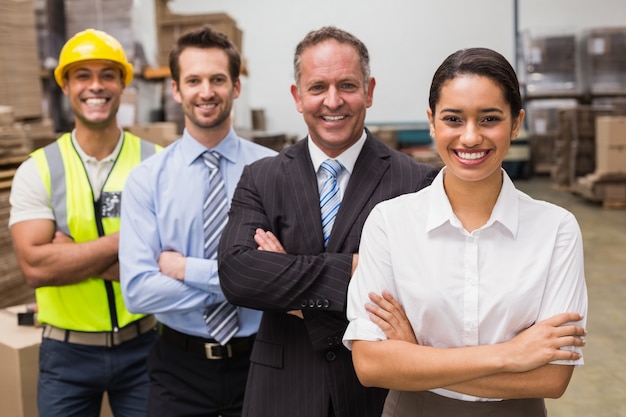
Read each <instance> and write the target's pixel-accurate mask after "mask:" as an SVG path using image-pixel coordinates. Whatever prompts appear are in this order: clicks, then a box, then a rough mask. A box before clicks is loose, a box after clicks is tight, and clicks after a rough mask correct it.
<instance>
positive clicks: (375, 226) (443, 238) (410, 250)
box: [344, 168, 587, 401]
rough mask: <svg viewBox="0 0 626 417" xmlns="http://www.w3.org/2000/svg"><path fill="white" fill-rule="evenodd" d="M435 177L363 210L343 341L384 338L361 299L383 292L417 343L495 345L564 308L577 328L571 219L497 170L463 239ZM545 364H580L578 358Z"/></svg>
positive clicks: (578, 253) (577, 261)
mask: <svg viewBox="0 0 626 417" xmlns="http://www.w3.org/2000/svg"><path fill="white" fill-rule="evenodd" d="M444 175H445V168H444V169H443V170H442V171H441V172H440V173H439V174H438V176H437V177H436V178H435V180H434V181H433V184H432V185H431V186H430V187H427V188H424V189H423V190H421V191H419V192H417V193H412V194H407V195H403V196H400V197H396V198H394V199H392V200H389V201H386V202H382V203H380V204H378V205H377V206H376V207H375V208H374V210H373V211H372V212H371V214H370V216H369V218H368V220H367V221H366V223H365V226H364V228H363V235H362V239H361V247H360V251H359V252H360V255H359V265H358V268H357V270H356V273H355V275H354V277H353V278H352V280H351V281H350V285H349V290H348V305H347V316H348V320H350V324H349V325H348V328H347V330H346V333H345V335H344V344H345V345H346V346H347V347H348V348H350V347H351V342H352V340H372V341H374V340H384V339H386V336H385V334H384V333H383V331H382V330H381V329H380V328H379V327H378V326H377V325H376V324H374V323H373V322H372V321H371V320H370V319H369V317H368V313H367V311H366V310H365V308H364V305H365V304H366V303H368V302H369V300H368V293H369V292H376V293H378V294H380V293H381V291H382V290H387V291H389V292H390V293H391V294H393V296H394V297H396V299H397V300H399V302H400V303H401V304H402V305H403V306H404V308H405V310H406V314H407V316H408V318H409V320H410V322H411V324H412V326H413V330H414V332H415V335H416V337H417V341H418V343H419V344H420V345H424V346H433V347H440V348H453V347H463V346H476V345H487V344H494V343H501V342H504V341H507V340H510V339H511V338H513V337H514V336H515V335H516V334H518V333H519V332H520V331H522V330H523V329H525V328H527V327H529V326H531V325H532V324H533V323H535V322H537V321H540V320H543V319H546V318H548V317H551V316H553V315H555V314H557V313H562V312H567V311H575V312H579V313H581V314H583V316H584V317H585V319H583V320H582V322H581V323H580V325H582V326H585V324H586V314H587V289H586V285H585V277H584V268H583V247H582V236H581V233H580V229H579V226H578V223H577V221H576V219H575V218H574V216H573V215H572V214H571V213H570V212H568V211H566V210H565V209H563V208H561V207H558V206H555V205H553V204H551V203H547V202H544V201H537V200H534V199H532V198H530V197H529V196H528V195H526V194H524V193H522V192H521V191H518V190H517V189H515V187H514V185H513V183H512V182H511V180H510V178H509V177H508V176H507V174H506V173H505V172H504V171H502V175H503V177H504V181H503V185H502V189H501V192H500V195H499V197H498V200H497V202H496V205H495V207H494V209H493V211H492V214H491V217H490V219H489V220H488V221H487V223H486V224H485V225H484V226H482V227H481V228H479V229H477V230H475V231H473V232H471V233H470V232H468V231H467V230H465V229H464V228H463V226H462V224H461V222H460V221H459V219H458V218H457V217H456V216H455V214H454V213H453V211H452V207H451V206H450V202H449V200H448V198H447V196H446V193H445V190H444V187H443V176H444ZM575 350H576V351H578V352H581V349H580V348H575ZM554 363H562V364H572V365H582V364H583V359H582V358H581V359H579V360H577V361H557V362H554ZM433 392H436V393H438V394H441V395H445V396H448V397H452V398H457V399H462V400H468V401H480V400H483V399H481V398H477V397H473V396H468V395H464V394H460V393H456V392H452V391H448V390H444V389H436V390H433Z"/></svg>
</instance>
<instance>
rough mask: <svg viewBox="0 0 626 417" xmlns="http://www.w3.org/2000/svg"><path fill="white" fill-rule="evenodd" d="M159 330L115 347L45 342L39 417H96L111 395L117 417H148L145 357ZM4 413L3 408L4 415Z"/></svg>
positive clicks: (49, 340)
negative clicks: (104, 399)
mask: <svg viewBox="0 0 626 417" xmlns="http://www.w3.org/2000/svg"><path fill="white" fill-rule="evenodd" d="M156 340H157V333H156V331H149V332H147V333H144V334H142V335H140V336H138V337H137V338H135V339H133V340H131V341H128V342H126V343H123V344H121V345H119V346H115V347H112V348H109V347H99V346H84V345H78V344H74V343H66V342H59V341H57V340H52V339H47V338H43V339H42V341H41V347H40V348H39V382H38V386H37V406H38V408H39V416H40V417H97V416H99V415H100V407H101V405H102V396H103V394H104V393H105V392H106V393H107V395H108V397H109V405H110V407H111V410H112V411H113V413H114V415H115V416H117V417H144V416H145V415H146V403H147V398H148V390H149V381H148V374H147V373H146V357H147V356H148V352H150V349H151V348H152V345H153V344H154V343H155V341H156ZM4 411H5V410H3V409H2V404H0V415H5V414H3V412H4Z"/></svg>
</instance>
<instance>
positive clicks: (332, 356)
mask: <svg viewBox="0 0 626 417" xmlns="http://www.w3.org/2000/svg"><path fill="white" fill-rule="evenodd" d="M336 358H337V355H336V354H335V352H333V351H332V350H329V351H328V352H326V360H327V361H328V362H332V361H334V360H335V359H336Z"/></svg>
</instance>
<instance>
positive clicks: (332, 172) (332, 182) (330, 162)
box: [320, 159, 343, 247]
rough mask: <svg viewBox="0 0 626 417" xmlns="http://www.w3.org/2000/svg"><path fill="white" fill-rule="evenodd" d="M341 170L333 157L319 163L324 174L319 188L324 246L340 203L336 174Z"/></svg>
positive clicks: (340, 166)
mask: <svg viewBox="0 0 626 417" xmlns="http://www.w3.org/2000/svg"><path fill="white" fill-rule="evenodd" d="M341 170H343V165H341V163H339V161H336V160H334V159H327V160H325V161H324V162H322V165H320V171H321V172H322V173H323V174H324V175H325V176H326V179H325V180H324V183H323V184H322V189H321V190H320V211H321V213H322V231H323V232H324V247H326V246H328V240H329V239H330V232H331V230H332V228H333V223H335V217H337V212H338V211H339V206H340V205H341V194H340V193H339V184H338V183H337V176H338V175H339V173H340V172H341Z"/></svg>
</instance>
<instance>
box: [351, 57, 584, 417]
mask: <svg viewBox="0 0 626 417" xmlns="http://www.w3.org/2000/svg"><path fill="white" fill-rule="evenodd" d="M427 114H428V118H429V123H430V132H431V135H432V137H433V138H434V141H435V144H436V147H437V150H438V152H439V154H440V156H441V159H442V160H443V162H444V163H445V167H444V168H443V169H442V170H441V171H440V172H439V174H438V176H437V177H436V178H435V180H434V181H433V183H432V185H431V186H429V187H427V188H425V189H423V190H422V191H419V192H417V193H414V194H408V195H405V196H401V197H397V198H395V199H392V200H389V201H387V202H383V203H380V204H379V205H378V206H376V207H375V208H374V210H373V211H372V212H371V214H370V216H369V217H368V219H367V221H366V223H365V226H364V228H363V235H362V238H361V246H360V249H359V264H358V267H357V270H356V272H355V275H354V276H353V278H352V280H351V281H350V284H349V289H348V306H347V315H348V319H349V320H350V324H349V326H348V329H347V330H346V333H345V335H344V343H345V345H346V346H347V347H349V348H351V349H352V357H353V361H354V365H355V370H356V372H357V375H358V376H359V379H360V381H361V382H362V383H363V384H364V385H366V386H378V387H383V388H389V389H390V392H389V395H388V397H387V401H386V404H385V411H384V413H383V416H426V417H431V416H432V417H434V416H440V415H464V416H482V415H498V416H520V417H521V416H545V415H546V414H545V406H544V401H543V398H546V397H551V398H557V397H560V396H561V395H562V394H563V392H564V391H565V389H566V388H567V385H568V383H569V380H570V377H571V375H572V372H573V369H574V367H575V366H579V365H582V364H583V359H582V351H581V347H582V346H584V344H585V342H584V335H585V334H586V331H585V329H584V326H585V323H586V317H585V315H586V313H587V290H586V285H585V278H584V267H583V250H582V239H581V236H580V230H579V228H578V224H577V222H576V219H575V218H574V216H573V215H572V214H571V213H569V212H568V211H566V210H564V209H562V208H560V207H557V206H554V205H551V204H546V203H545V202H542V201H536V200H533V199H531V198H530V197H529V196H527V195H525V194H523V193H522V192H519V191H518V190H516V189H515V187H514V185H513V183H512V181H511V180H510V178H509V177H508V175H507V174H506V172H505V171H504V170H503V169H502V162H503V160H504V157H505V155H506V153H507V151H508V149H509V146H510V142H511V140H512V139H513V138H515V137H516V136H517V134H518V132H519V128H520V125H521V123H522V120H523V118H524V110H523V109H522V108H521V97H520V92H519V85H518V81H517V77H516V75H515V72H514V70H513V68H512V67H511V65H510V64H509V63H508V62H507V61H506V59H505V58H504V57H503V56H502V55H500V54H499V53H497V52H495V51H493V50H490V49H485V48H472V49H467V50H461V51H458V52H456V53H454V54H452V55H450V56H449V57H448V58H446V60H445V61H444V62H443V63H442V64H441V66H440V67H439V69H438V70H437V71H436V73H435V75H434V77H433V82H432V85H431V89H430V100H429V109H428V111H427ZM403 306H404V308H403ZM416 410H421V411H416Z"/></svg>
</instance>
